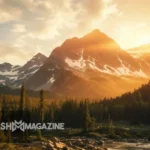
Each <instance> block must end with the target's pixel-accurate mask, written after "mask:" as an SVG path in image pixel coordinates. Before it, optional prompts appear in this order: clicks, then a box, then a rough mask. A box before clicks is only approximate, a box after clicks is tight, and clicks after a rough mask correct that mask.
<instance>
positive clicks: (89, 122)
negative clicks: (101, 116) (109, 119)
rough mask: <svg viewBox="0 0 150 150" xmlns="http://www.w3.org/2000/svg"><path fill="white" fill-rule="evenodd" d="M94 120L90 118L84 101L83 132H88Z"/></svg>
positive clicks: (86, 103)
mask: <svg viewBox="0 0 150 150" xmlns="http://www.w3.org/2000/svg"><path fill="white" fill-rule="evenodd" d="M94 121H95V120H94V118H91V117H90V113H89V108H88V102H87V100H85V112H84V131H85V132H88V131H89V130H91V129H92V128H93V124H94Z"/></svg>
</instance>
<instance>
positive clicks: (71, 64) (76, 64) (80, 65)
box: [65, 50, 86, 70]
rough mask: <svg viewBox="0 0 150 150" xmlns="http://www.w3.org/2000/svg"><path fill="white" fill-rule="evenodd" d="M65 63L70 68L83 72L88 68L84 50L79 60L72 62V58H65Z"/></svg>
mask: <svg viewBox="0 0 150 150" xmlns="http://www.w3.org/2000/svg"><path fill="white" fill-rule="evenodd" d="M65 62H66V63H67V64H68V65H69V67H72V68H75V69H79V70H82V69H84V68H85V67H86V63H85V60H84V59H83V50H82V51H81V56H80V58H79V59H77V60H72V59H70V58H68V57H67V58H65Z"/></svg>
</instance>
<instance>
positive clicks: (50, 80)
mask: <svg viewBox="0 0 150 150" xmlns="http://www.w3.org/2000/svg"><path fill="white" fill-rule="evenodd" d="M53 82H55V78H54V76H53V77H51V78H50V79H49V80H48V82H47V83H53Z"/></svg>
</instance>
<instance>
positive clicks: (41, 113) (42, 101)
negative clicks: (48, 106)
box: [40, 89, 45, 123]
mask: <svg viewBox="0 0 150 150" xmlns="http://www.w3.org/2000/svg"><path fill="white" fill-rule="evenodd" d="M44 100H45V97H44V90H43V89H42V90H41V91H40V121H41V122H42V123H43V121H44Z"/></svg>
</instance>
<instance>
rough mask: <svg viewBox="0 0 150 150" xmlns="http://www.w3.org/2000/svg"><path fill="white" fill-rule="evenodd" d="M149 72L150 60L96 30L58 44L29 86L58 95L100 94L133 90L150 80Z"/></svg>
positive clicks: (93, 95)
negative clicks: (141, 58) (129, 52)
mask: <svg viewBox="0 0 150 150" xmlns="http://www.w3.org/2000/svg"><path fill="white" fill-rule="evenodd" d="M147 70H148V71H147ZM149 76H150V68H149V66H148V64H146V63H145V62H144V61H141V60H139V59H135V58H133V57H132V56H131V55H130V54H128V53H127V52H126V51H123V50H122V49H121V48H120V47H119V45H118V44H117V43H116V42H115V41H114V40H113V39H111V38H110V37H108V36H107V35H105V34H104V33H102V32H100V31H99V30H94V31H92V32H91V33H89V34H87V35H85V36H83V37H82V38H77V37H75V38H72V39H68V40H66V41H65V42H64V43H63V44H62V45H61V46H60V47H57V48H55V49H54V50H53V52H52V53H51V55H50V56H49V58H48V59H47V60H46V61H45V63H44V65H43V66H42V67H41V68H40V69H39V70H38V71H37V72H36V73H35V74H34V75H33V76H32V77H31V78H29V79H28V80H27V81H26V86H27V87H28V88H30V89H34V90H40V89H41V88H44V89H47V90H49V91H50V92H51V94H52V95H53V96H54V97H59V98H63V97H76V98H81V97H90V98H99V97H109V96H117V95H120V94H122V93H124V92H127V91H130V90H133V89H134V88H136V87H138V86H140V85H141V84H142V83H145V82H147V81H148V78H149Z"/></svg>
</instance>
